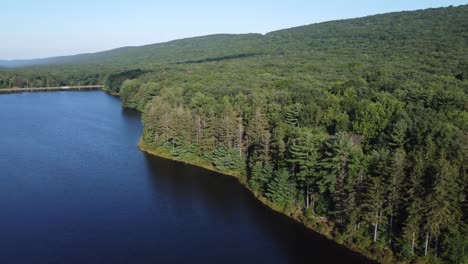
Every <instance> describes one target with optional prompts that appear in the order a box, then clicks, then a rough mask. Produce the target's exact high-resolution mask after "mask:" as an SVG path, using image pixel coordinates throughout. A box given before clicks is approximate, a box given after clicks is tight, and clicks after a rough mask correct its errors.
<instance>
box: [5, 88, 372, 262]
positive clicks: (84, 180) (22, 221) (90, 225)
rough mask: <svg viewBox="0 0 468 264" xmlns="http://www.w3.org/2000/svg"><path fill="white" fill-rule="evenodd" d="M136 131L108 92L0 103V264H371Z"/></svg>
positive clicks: (135, 119)
mask: <svg viewBox="0 0 468 264" xmlns="http://www.w3.org/2000/svg"><path fill="white" fill-rule="evenodd" d="M141 131H142V125H141V124H140V116H139V114H138V113H135V112H133V111H130V110H123V109H122V108H121V107H120V102H119V100H118V98H115V97H112V96H110V95H107V94H105V93H103V92H99V91H94V92H54V93H23V94H10V95H1V96H0V263H4V264H15V263H47V264H52V263H80V264H81V263H88V264H89V263H91V264H92V263H112V264H118V263H142V264H144V263H303V262H308V263H365V262H366V260H365V259H363V258H362V257H360V256H357V255H355V254H353V253H351V252H350V251H348V250H346V249H344V248H343V247H341V246H338V245H336V244H334V243H332V242H330V241H327V240H325V239H323V238H321V237H320V236H318V235H316V234H315V233H313V232H310V231H308V230H306V229H305V228H303V227H302V226H301V225H299V224H296V223H295V222H293V221H291V220H290V219H288V218H286V217H284V216H282V215H279V214H277V213H274V212H272V211H271V210H270V209H268V208H266V207H264V206H263V205H261V204H260V203H259V202H258V201H256V200H255V198H253V197H252V195H251V194H250V193H249V192H248V191H246V190H245V189H244V188H243V187H242V186H241V185H240V184H238V183H237V182H236V181H235V180H234V179H232V178H229V177H225V176H222V175H219V174H216V173H213V172H207V171H205V170H202V169H198V168H194V167H191V166H187V165H182V164H179V163H175V162H172V161H167V160H162V159H159V158H155V157H151V156H148V155H145V154H143V153H142V152H140V151H139V150H138V148H137V142H138V138H139V136H140V133H141Z"/></svg>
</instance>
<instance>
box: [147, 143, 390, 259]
mask: <svg viewBox="0 0 468 264" xmlns="http://www.w3.org/2000/svg"><path fill="white" fill-rule="evenodd" d="M138 148H139V149H140V150H141V151H143V152H145V153H148V154H151V155H154V156H157V157H160V158H163V159H168V160H172V161H177V162H182V163H185V164H189V165H193V166H197V167H200V168H203V169H206V170H210V171H214V172H216V173H219V174H222V175H226V176H230V177H234V178H236V179H237V180H238V181H239V183H241V184H242V185H243V186H244V187H245V188H247V189H248V190H249V191H250V192H251V193H252V194H253V195H254V196H255V197H256V198H257V199H258V200H259V201H260V202H262V203H263V204H264V205H266V206H267V207H269V208H270V209H272V210H274V211H275V212H278V213H281V214H283V215H286V216H288V217H290V218H292V219H293V220H295V221H296V222H298V223H300V224H302V225H303V226H305V227H306V228H308V229H310V230H312V231H314V232H316V233H318V234H320V235H322V236H324V237H326V238H327V239H330V240H332V241H334V242H336V243H338V244H341V245H343V246H345V247H346V248H348V249H350V250H351V251H353V252H356V253H358V254H361V255H363V256H365V257H367V258H368V259H370V260H373V261H377V262H381V263H396V262H397V261H396V259H395V258H394V257H393V256H392V255H391V254H390V255H389V252H386V254H385V257H384V258H383V259H380V257H382V255H381V254H377V255H376V252H370V251H367V250H363V249H361V248H359V247H358V246H357V245H355V244H349V243H340V242H339V241H337V238H336V234H335V232H334V231H333V228H332V225H333V224H332V223H331V222H330V221H328V220H327V219H325V218H321V217H316V218H315V219H310V218H307V217H306V216H305V215H304V214H303V213H302V212H286V211H284V210H283V209H282V208H279V207H278V206H276V205H275V204H273V203H271V202H270V201H268V200H267V199H266V198H265V197H262V196H260V195H258V194H257V193H255V192H254V191H253V190H252V189H251V188H250V187H249V185H248V183H247V181H246V179H245V177H243V176H241V175H236V174H230V173H225V172H220V171H219V170H217V169H216V168H215V167H214V166H212V165H211V164H207V163H206V162H204V161H203V160H202V159H194V160H183V159H177V158H175V157H174V156H172V155H171V154H170V153H169V152H168V151H166V150H165V149H163V148H157V147H154V146H150V145H148V144H145V143H144V142H143V140H142V139H141V138H140V140H139V142H138Z"/></svg>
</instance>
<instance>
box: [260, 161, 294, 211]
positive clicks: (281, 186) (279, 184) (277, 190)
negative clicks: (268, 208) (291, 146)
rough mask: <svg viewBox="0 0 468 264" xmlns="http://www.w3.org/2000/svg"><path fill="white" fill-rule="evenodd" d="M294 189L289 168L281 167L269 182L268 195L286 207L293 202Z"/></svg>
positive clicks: (271, 199)
mask: <svg viewBox="0 0 468 264" xmlns="http://www.w3.org/2000/svg"><path fill="white" fill-rule="evenodd" d="M294 189H295V187H294V184H293V182H292V181H291V179H290V174H289V172H288V170H286V169H281V170H279V171H277V172H276V173H275V174H274V176H273V178H272V179H271V181H270V182H269V183H268V187H267V193H266V196H267V197H268V199H270V201H272V202H274V203H275V204H277V205H279V206H281V207H283V208H284V207H286V206H287V205H290V204H291V203H292V200H293V197H294Z"/></svg>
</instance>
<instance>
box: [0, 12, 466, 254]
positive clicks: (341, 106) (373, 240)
mask: <svg viewBox="0 0 468 264" xmlns="http://www.w3.org/2000/svg"><path fill="white" fill-rule="evenodd" d="M28 64H37V65H35V66H29V67H24V68H2V69H0V88H7V87H28V86H60V85H77V84H81V85H84V84H97V83H103V84H106V88H107V90H108V91H110V92H113V93H119V94H120V96H121V99H122V104H123V105H124V106H125V107H131V108H136V109H138V110H140V111H142V113H143V123H144V133H143V135H142V140H141V143H140V145H141V147H142V148H143V149H145V150H148V151H151V152H153V153H157V154H159V155H162V156H166V157H171V158H173V159H178V160H183V161H186V162H190V163H193V164H197V165H200V166H204V167H208V168H212V169H215V170H217V171H220V172H223V173H226V174H231V175H235V176H237V177H239V179H240V181H241V182H244V183H245V184H246V185H247V186H248V187H249V188H250V189H251V190H252V191H253V192H254V193H255V195H256V196H258V197H259V199H262V200H264V201H265V202H266V203H268V204H269V205H270V206H272V207H273V208H275V209H276V210H279V211H282V212H284V213H285V214H288V215H290V216H292V217H294V218H296V219H299V220H300V221H302V222H303V223H305V224H306V225H307V226H310V227H313V228H314V229H315V230H317V231H319V232H321V233H322V234H324V235H326V236H328V237H330V238H333V239H335V240H336V241H337V242H338V243H342V244H346V245H347V246H349V247H351V248H354V249H356V250H358V251H360V252H364V253H365V254H367V255H368V256H372V257H374V258H376V259H377V260H379V261H382V262H395V261H396V260H398V261H403V262H411V261H419V262H420V263H439V262H446V263H468V203H467V200H466V199H467V197H466V194H467V188H468V179H467V175H466V170H467V163H468V160H467V155H466V154H467V149H468V144H467V138H468V137H467V136H468V134H467V132H468V111H467V108H468V96H467V93H468V81H467V78H468V6H459V7H447V8H438V9H427V10H420V11H413V12H398V13H390V14H384V15H376V16H370V17H364V18H358V19H351V20H341V21H332V22H326V23H320V24H313V25H308V26H303V27H297V28H292V29H285V30H280V31H276V32H271V33H268V34H266V35H261V34H246V35H213V36H205V37H198V38H191V39H184V40H176V41H172V42H167V43H161V44H154V45H148V46H143V47H128V48H121V49H117V50H112V51H108V52H102V53H96V54H86V55H78V56H71V57H61V58H56V59H54V58H53V59H48V60H47V61H41V62H28Z"/></svg>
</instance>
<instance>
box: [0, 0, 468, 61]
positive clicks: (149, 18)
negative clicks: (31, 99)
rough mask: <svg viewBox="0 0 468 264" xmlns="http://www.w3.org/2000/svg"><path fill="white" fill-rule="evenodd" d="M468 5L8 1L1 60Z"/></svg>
mask: <svg viewBox="0 0 468 264" xmlns="http://www.w3.org/2000/svg"><path fill="white" fill-rule="evenodd" d="M462 4H468V0H453V1H449V0H352V1H351V0H342V1H338V0H320V1H315V0H282V1H277V0H234V1H223V0H191V1H188V0H166V1H160V0H127V1H122V0H75V1H67V0H1V4H0V10H1V12H0V34H1V37H0V59H26V58H41V57H50V56H58V55H70V54H77V53H84V52H96V51H102V50H108V49H112V48H117V47H122V46H137V45H144V44H151V43H157V42H163V41H168V40H173V39H178V38H185V37H192V36H200V35H207V34H214V33H250V32H254V33H266V32H270V31H273V30H277V29H283V28H288V27H293V26H300V25H306V24H312V23H317V22H322V21H328V20H335V19H343V18H353V17H360V16H365V15H372V14H379V13H387V12H393V11H402V10H417V9H423V8H429V7H440V6H449V5H454V6H457V5H462Z"/></svg>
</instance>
